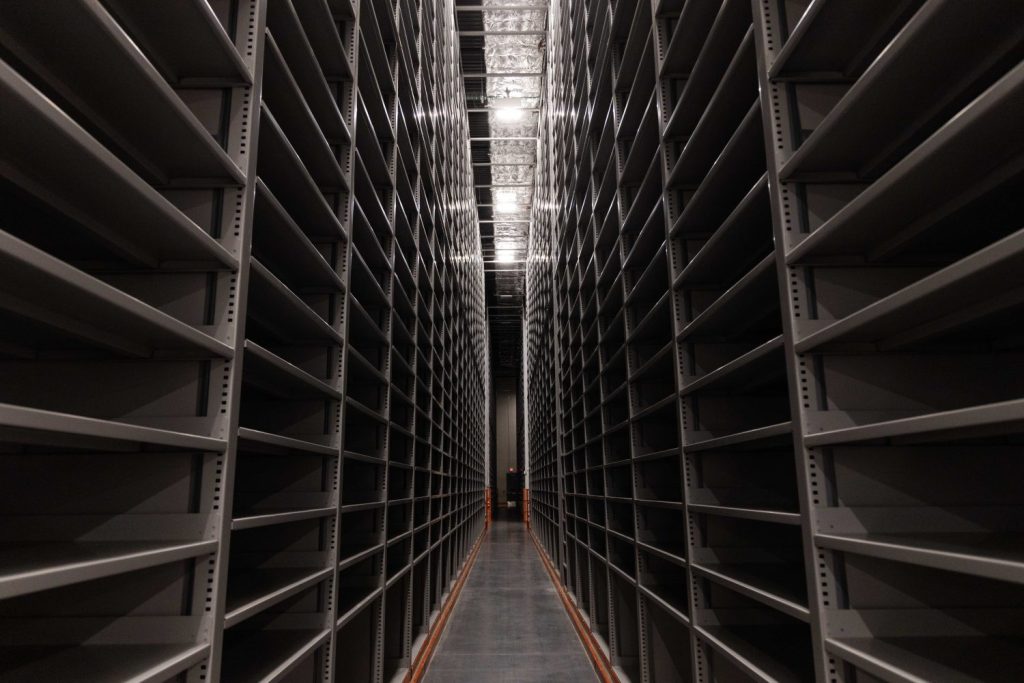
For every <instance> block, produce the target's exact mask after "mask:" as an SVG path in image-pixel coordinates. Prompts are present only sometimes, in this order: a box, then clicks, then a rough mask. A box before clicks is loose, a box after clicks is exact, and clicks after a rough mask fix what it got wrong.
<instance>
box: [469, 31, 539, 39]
mask: <svg viewBox="0 0 1024 683" xmlns="http://www.w3.org/2000/svg"><path fill="white" fill-rule="evenodd" d="M546 34H547V31H459V35H460V36H469V37H474V38H475V37H481V36H543V35H546Z"/></svg>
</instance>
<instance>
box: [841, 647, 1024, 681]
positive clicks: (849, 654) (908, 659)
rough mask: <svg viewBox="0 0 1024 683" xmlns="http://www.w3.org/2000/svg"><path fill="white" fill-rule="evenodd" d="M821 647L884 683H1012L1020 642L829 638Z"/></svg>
mask: <svg viewBox="0 0 1024 683" xmlns="http://www.w3.org/2000/svg"><path fill="white" fill-rule="evenodd" d="M825 647H826V649H828V651H829V652H831V653H832V654H834V655H836V656H837V657H839V658H841V659H843V660H845V661H847V662H848V663H850V664H851V665H853V666H855V667H857V668H858V669H860V670H861V671H863V672H866V673H868V674H871V675H873V676H878V677H880V678H882V679H883V680H887V681H908V682H909V681H921V680H926V681H987V682H988V683H1012V682H1016V681H1020V680H1021V667H1022V665H1024V664H1022V663H1024V637H963V638H950V637H932V638H835V639H833V638H830V639H828V640H826V641H825ZM850 680H854V681H859V680H861V678H859V677H856V678H851V679H850Z"/></svg>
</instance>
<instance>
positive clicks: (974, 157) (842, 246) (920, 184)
mask: <svg viewBox="0 0 1024 683" xmlns="http://www.w3.org/2000/svg"><path fill="white" fill-rule="evenodd" d="M1021 111H1024V64H1019V65H1017V66H1016V67H1015V68H1014V69H1012V70H1011V71H1010V72H1009V73H1007V74H1006V75H1005V76H1004V77H1003V78H1001V79H999V81H997V82H996V83H995V84H994V85H992V86H991V87H990V88H989V89H988V90H986V91H985V92H984V93H983V94H982V95H981V96H979V97H978V98H977V99H976V100H974V101H973V102H972V103H971V104H969V105H968V106H967V107H966V108H965V109H964V110H963V111H961V112H960V113H958V114H957V115H956V116H955V117H953V118H952V119H951V120H950V121H949V122H948V123H946V125H944V126H943V127H942V128H940V129H939V130H938V131H937V132H936V133H935V134H934V135H932V136H931V137H929V138H928V139H927V140H925V141H924V142H923V143H922V144H921V145H919V146H918V147H917V148H916V149H915V150H914V151H913V152H911V153H910V154H908V155H907V156H906V157H904V158H903V159H902V160H901V161H900V162H899V163H898V164H896V165H895V166H893V167H892V168H891V169H890V170H889V171H888V172H886V173H885V175H883V176H882V177H880V178H879V179H878V180H876V181H875V182H874V183H872V184H871V185H870V186H869V187H867V189H865V190H864V191H862V192H861V193H860V194H859V195H857V197H856V198H855V199H853V200H852V201H850V202H849V203H848V204H846V205H845V206H844V207H843V208H842V209H840V210H839V211H837V212H836V213H835V214H834V215H833V216H832V217H831V218H829V219H828V220H826V221H825V222H824V223H823V224H822V225H821V226H820V227H819V228H817V229H816V230H814V231H813V232H811V233H810V234H809V235H808V236H807V237H806V238H805V239H804V240H803V241H802V242H800V243H799V244H798V245H797V246H796V247H794V248H793V249H792V250H790V253H789V254H788V255H787V259H786V260H787V261H788V262H789V263H791V264H793V263H806V262H808V261H813V260H815V259H818V258H821V257H827V256H844V255H850V254H862V253H864V252H868V256H869V260H873V259H872V255H873V254H874V255H878V256H881V255H885V254H887V253H889V252H891V251H894V250H896V249H897V248H898V247H899V245H900V244H902V243H903V242H904V241H905V240H907V239H911V238H913V237H914V236H916V235H917V234H919V233H920V232H922V231H924V230H927V229H928V228H929V227H930V225H931V223H929V222H928V221H931V222H932V223H933V222H935V221H938V220H939V219H940V218H942V217H943V216H944V215H947V214H949V213H951V212H952V211H954V210H956V209H958V208H960V206H962V205H963V204H964V203H965V202H966V201H969V200H971V199H974V198H975V197H976V195H977V193H978V189H977V188H979V187H981V188H988V187H990V186H992V185H993V184H994V182H995V181H998V180H1000V179H1002V178H1005V177H1006V176H1007V174H1008V173H1010V172H1012V171H1014V170H1019V168H1020V163H1021V157H1022V154H1024V126H1021V125H1020V121H1019V118H1020V112H1021Z"/></svg>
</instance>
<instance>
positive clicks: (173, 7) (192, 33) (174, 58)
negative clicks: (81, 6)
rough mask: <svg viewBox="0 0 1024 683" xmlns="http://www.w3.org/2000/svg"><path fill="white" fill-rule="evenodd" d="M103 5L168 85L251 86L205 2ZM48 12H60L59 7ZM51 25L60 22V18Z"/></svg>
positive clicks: (124, 0)
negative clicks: (159, 71) (163, 76)
mask: <svg viewBox="0 0 1024 683" xmlns="http://www.w3.org/2000/svg"><path fill="white" fill-rule="evenodd" d="M104 4H105V5H106V6H107V8H108V9H109V10H110V12H111V13H112V14H113V15H114V16H115V17H117V18H118V20H119V21H120V22H121V23H122V24H124V26H125V28H126V29H127V30H128V33H130V34H131V35H132V39H133V40H134V41H135V42H136V43H137V44H138V45H139V46H140V47H141V48H142V50H143V51H144V52H146V54H147V55H148V56H149V58H150V60H151V61H152V62H153V63H154V64H156V65H157V67H158V68H159V69H161V71H163V72H164V75H165V76H166V77H167V79H168V80H169V81H170V82H171V83H173V84H175V85H177V86H179V87H202V86H218V87H219V86H224V85H229V86H230V85H248V84H249V83H251V82H252V74H251V73H250V71H249V67H248V66H247V65H246V63H245V60H243V59H242V56H241V55H240V54H239V52H238V50H237V49H236V48H235V45H234V44H233V43H232V42H231V38H229V37H228V34H227V32H225V30H224V26H223V24H221V21H220V19H218V18H217V15H216V14H214V12H213V9H212V8H211V7H210V5H209V3H208V2H207V1H206V0H179V1H178V2H173V3H164V2H138V0H104ZM51 7H52V8H53V9H54V10H57V9H60V11H61V12H63V10H64V5H63V4H59V5H56V4H55V5H51ZM33 8H34V9H35V10H37V11H38V10H39V9H40V7H39V6H38V5H36V6H34V7H33ZM55 20H56V21H64V19H63V17H55ZM182 36H188V39H187V40H182Z"/></svg>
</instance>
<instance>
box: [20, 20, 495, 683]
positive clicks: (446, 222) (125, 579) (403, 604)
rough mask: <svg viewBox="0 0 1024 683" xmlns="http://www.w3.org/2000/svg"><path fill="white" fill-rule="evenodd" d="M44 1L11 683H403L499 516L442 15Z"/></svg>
mask: <svg viewBox="0 0 1024 683" xmlns="http://www.w3.org/2000/svg"><path fill="white" fill-rule="evenodd" d="M29 4H31V3H20V2H14V3H7V4H5V5H4V7H3V8H2V9H0V24H2V28H0V46H2V52H0V57H2V61H0V81H2V86H0V87H3V89H4V93H5V96H4V101H5V106H4V107H3V112H2V113H0V118H2V129H3V134H2V135H0V145H2V148H3V151H4V157H5V159H6V160H7V168H6V171H5V174H4V180H3V183H2V192H3V198H4V205H5V207H7V212H6V215H8V216H9V217H10V220H9V221H8V222H7V223H6V224H5V226H4V230H3V232H0V244H2V246H0V253H2V261H3V263H4V264H5V266H7V267H6V268H5V271H6V272H7V275H6V276H5V278H3V280H4V282H3V285H2V286H3V288H4V290H3V291H4V297H3V299H4V301H3V303H2V305H0V308H2V314H0V316H2V318H3V320H4V323H5V324H4V325H3V328H4V330H5V333H4V335H3V336H4V351H3V355H4V364H3V366H4V368H3V374H4V380H5V381H4V382H3V385H4V390H3V392H2V396H0V401H3V405H2V406H0V425H2V427H0V430H2V434H3V437H2V438H3V442H4V448H3V450H4V456H3V458H0V462H2V463H3V464H2V468H3V471H4V472H5V473H6V476H5V478H4V479H5V481H7V482H8V484H9V486H8V487H6V488H5V502H4V504H3V513H2V514H3V516H4V519H5V524H3V525H2V526H3V529H4V531H3V533H2V538H0V556H2V557H4V558H6V560H7V561H5V562H2V563H0V564H2V565H3V566H4V570H3V571H0V613H2V614H3V616H4V617H5V621H6V626H5V627H4V639H3V641H4V642H3V646H2V654H0V678H8V677H10V678H11V679H12V680H15V679H16V680H54V679H61V680H63V679H65V678H68V677H77V676H82V675H85V676H86V677H88V678H89V679H90V680H121V679H127V678H131V679H133V680H165V679H168V678H175V677H179V676H180V677H183V678H187V679H188V680H278V679H283V678H286V677H287V678H288V680H346V681H350V680H351V681H355V680H366V681H381V680H391V679H393V678H400V677H402V676H403V675H404V671H405V669H406V668H407V667H408V666H409V664H410V662H411V659H412V657H413V656H414V655H415V653H416V651H417V649H418V648H419V647H420V642H421V641H422V636H423V635H424V634H425V633H426V631H427V630H428V629H429V628H430V626H431V624H432V623H433V619H434V617H435V616H436V614H437V612H438V610H439V609H440V607H441V603H442V601H443V600H444V599H445V598H446V596H447V590H448V587H449V585H450V583H451V581H452V580H453V579H454V576H455V573H456V572H457V571H458V569H459V567H460V566H461V563H462V561H463V559H464V558H465V557H466V555H467V554H468V551H469V548H470V546H471V545H472V542H473V541H474V540H475V538H476V536H477V535H478V534H479V533H480V531H481V530H482V528H483V515H484V509H483V505H484V504H483V486H484V484H483V477H484V469H483V468H484V452H485V431H484V429H485V420H486V416H485V411H484V409H483V408H482V406H483V405H484V404H485V392H486V390H485V387H486V386H487V382H486V378H487V369H486V367H485V364H484V363H485V353H486V351H485V349H484V344H485V334H484V331H483V328H484V320H483V310H484V306H483V272H482V264H481V261H480V257H479V240H478V237H477V234H476V229H475V220H474V219H475V215H474V209H473V208H472V207H473V204H472V202H471V201H470V199H471V194H470V193H471V192H472V182H471V175H470V166H469V164H470V161H469V159H468V152H467V153H466V154H464V155H462V154H457V155H450V156H442V155H441V153H440V151H439V149H441V148H445V147H447V148H450V149H456V148H458V146H459V144H460V143H459V142H458V141H461V140H463V139H464V138H465V135H464V131H465V130H466V126H467V122H466V114H465V112H464V111H463V110H462V108H461V107H459V106H456V105H455V104H452V103H458V102H462V101H464V98H461V97H460V96H458V94H459V89H460V88H461V87H462V86H461V82H460V80H459V79H458V77H457V76H458V74H457V64H458V60H457V59H456V56H455V55H456V51H457V43H456V42H455V30H454V19H453V17H452V16H450V15H451V14H452V12H451V9H452V8H451V7H450V6H449V7H447V9H448V10H449V11H447V12H446V11H442V10H443V9H444V8H436V7H434V6H433V5H430V4H429V3H427V4H410V5H406V4H404V3H403V4H402V5H401V6H396V5H394V4H391V3H387V2H383V1H381V0H366V1H365V2H362V3H357V4H356V5H350V4H349V3H347V2H343V1H337V0H335V1H332V2H292V0H271V1H265V0H248V1H246V2H220V1H219V0H218V1H214V2H209V3H207V2H205V1H203V2H197V3H188V4H183V5H181V6H180V7H179V6H175V7H173V8H165V9H163V10H160V9H159V8H149V7H148V6H147V8H146V10H145V11H141V10H140V8H139V7H138V6H136V5H135V4H133V3H130V2H121V1H120V0H104V2H102V3H93V2H72V3H62V4H61V5H60V6H59V7H57V6H54V7H52V8H50V9H48V10H44V9H40V8H39V7H35V6H32V7H31V8H29ZM168 27H171V28H172V29H173V30H171V31H169V30H168ZM181 35H188V36H189V41H187V42H185V41H181V40H179V39H178V38H177V37H174V38H173V39H172V38H171V36H181ZM439 102H444V103H446V104H444V105H437V104H436V103H439ZM430 103H435V104H430ZM7 105H9V106H7ZM421 112H426V113H427V114H428V115H424V116H421V115H420V113H421ZM427 140H430V141H431V142H432V143H433V144H427V143H426V141H427ZM40 228H44V229H40ZM368 634H370V635H368Z"/></svg>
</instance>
